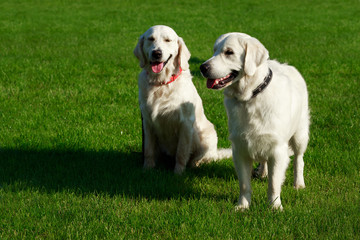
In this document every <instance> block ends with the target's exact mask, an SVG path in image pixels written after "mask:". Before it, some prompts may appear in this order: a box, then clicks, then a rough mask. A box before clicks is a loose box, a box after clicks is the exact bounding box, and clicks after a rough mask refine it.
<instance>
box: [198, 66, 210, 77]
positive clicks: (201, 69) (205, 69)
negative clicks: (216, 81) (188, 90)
mask: <svg viewBox="0 0 360 240" xmlns="http://www.w3.org/2000/svg"><path fill="white" fill-rule="evenodd" d="M209 69H210V64H208V63H203V64H201V66H200V71H201V73H202V74H203V75H207V74H208V72H209Z"/></svg>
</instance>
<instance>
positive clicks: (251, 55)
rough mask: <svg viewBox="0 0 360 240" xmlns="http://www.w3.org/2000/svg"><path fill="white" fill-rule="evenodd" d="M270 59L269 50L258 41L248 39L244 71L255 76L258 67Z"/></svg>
mask: <svg viewBox="0 0 360 240" xmlns="http://www.w3.org/2000/svg"><path fill="white" fill-rule="evenodd" d="M268 58H269V52H268V50H267V49H266V48H265V47H264V45H262V44H261V43H260V42H259V41H258V40H257V39H248V40H247V41H246V43H245V63H244V71H245V74H246V75H248V76H253V75H254V74H255V72H256V69H257V67H258V66H260V65H261V64H263V63H264V62H266V60H267V59H268Z"/></svg>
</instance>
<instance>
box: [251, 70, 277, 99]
mask: <svg viewBox="0 0 360 240" xmlns="http://www.w3.org/2000/svg"><path fill="white" fill-rule="evenodd" d="M271 79H272V71H271V69H270V68H269V73H268V75H267V76H266V77H265V78H264V81H263V82H262V83H261V84H260V85H259V86H258V87H257V88H255V90H253V92H252V96H251V98H254V97H256V95H258V94H259V93H261V92H262V91H264V89H265V88H266V87H267V86H268V85H269V83H270V81H271Z"/></svg>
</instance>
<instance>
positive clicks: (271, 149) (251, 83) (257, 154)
mask: <svg viewBox="0 0 360 240" xmlns="http://www.w3.org/2000/svg"><path fill="white" fill-rule="evenodd" d="M268 58H269V53H268V51H267V50H266V49H265V47H264V46H263V45H262V44H261V43H260V42H259V41H258V40H257V39H255V38H253V37H250V36H249V35H246V34H243V33H228V34H224V35H222V36H220V37H219V38H218V39H217V40H216V42H215V46H214V55H213V57H212V58H210V59H209V60H207V61H206V62H205V63H203V64H202V65H201V67H200V69H201V72H202V74H203V76H204V77H205V78H207V79H208V80H207V87H208V88H211V89H222V88H225V90H224V95H225V107H226V111H227V115H228V125H229V133H230V137H229V138H230V140H231V141H232V150H233V161H234V165H235V170H236V173H237V176H238V178H239V185H240V197H239V202H238V205H237V207H236V209H247V208H249V205H250V201H251V185H250V177H251V170H252V164H253V161H259V162H261V163H267V165H268V173H269V174H268V177H269V186H268V200H269V202H270V203H272V204H273V207H274V208H279V209H282V205H281V200H280V192H281V185H282V183H283V181H284V179H285V172H286V168H287V166H288V163H289V152H293V153H294V155H295V157H294V187H295V188H296V189H299V188H304V187H305V183H304V177H303V169H304V161H303V155H304V152H305V150H306V147H307V143H308V140H309V108H308V94H307V88H306V84H305V81H304V79H303V78H302V76H301V74H300V73H299V72H298V71H297V70H296V69H295V68H294V67H292V66H288V65H286V64H280V63H278V62H277V61H273V60H268ZM289 149H290V150H291V151H289ZM263 170H264V171H265V172H266V171H267V169H266V165H264V167H263ZM265 174H266V173H264V175H265Z"/></svg>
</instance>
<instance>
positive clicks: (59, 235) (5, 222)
mask: <svg viewBox="0 0 360 240" xmlns="http://www.w3.org/2000/svg"><path fill="white" fill-rule="evenodd" d="M0 9H1V11H0V239H97V238H98V239H122V238H123V239H211V238H214V239H240V238H244V239H269V238H273V239H289V238H306V239H308V238H322V239H359V238H360V231H359V229H360V217H359V216H360V190H359V189H360V147H359V146H360V141H359V139H360V137H359V136H360V114H359V113H360V98H359V93H360V80H359V76H360V64H359V63H360V54H359V52H360V45H359V42H360V35H359V29H360V17H359V12H360V4H359V2H358V1H356V0H349V1H343V2H339V1H330V0H326V1H318V0H316V1H305V2H304V1H300V0H292V1H278V2H274V1H265V0H264V1H250V0H249V1H247V0H245V1H162V0H160V1H152V2H151V1H111V0H107V1H91V0H88V1H85V0H83V1H66V0H63V1H60V0H54V1H53V0H52V1H50V0H49V1H37V0H32V1H30V0H29V1H10V0H3V1H1V2H0ZM155 24H165V25H169V26H171V27H172V28H174V30H175V31H176V32H177V33H178V34H179V35H180V36H181V37H183V39H184V40H185V43H186V44H187V46H188V48H189V50H190V51H191V53H192V57H191V59H190V67H191V71H192V74H193V75H194V78H193V82H194V84H195V86H196V87H197V89H198V92H199V94H200V96H201V97H202V99H203V103H204V107H205V112H206V115H207V117H208V118H209V120H210V121H211V122H213V123H214V125H215V126H216V129H217V132H218V136H219V146H220V147H229V146H230V143H229V141H228V140H227V137H228V132H227V131H228V130H227V119H226V114H225V109H224V106H223V96H222V93H221V92H215V91H210V90H207V89H206V87H205V80H204V79H203V78H202V77H201V75H200V73H199V66H200V64H201V63H202V62H203V61H205V60H206V59H208V58H209V57H210V56H211V55H212V47H213V44H214V41H215V39H216V38H217V37H218V36H219V35H221V34H223V33H226V32H232V31H238V32H245V33H248V34H250V35H252V36H254V37H256V38H258V39H259V40H260V41H261V42H262V43H263V44H264V45H265V46H266V47H267V49H268V50H269V52H270V56H271V58H273V59H278V60H279V61H281V62H288V63H289V64H292V65H294V66H296V67H297V68H298V69H299V70H300V72H301V73H302V74H303V76H304V78H305V80H306V82H307V84H308V90H309V97H310V107H311V119H312V125H311V136H310V137H311V140H310V143H309V146H308V150H307V152H306V155H305V164H306V165H305V182H306V184H307V187H306V189H304V190H301V191H295V190H294V189H293V188H292V179H293V174H292V166H290V167H289V169H288V171H287V178H286V181H285V183H284V186H283V191H282V203H283V206H284V211H283V212H276V211H272V210H271V209H270V208H269V207H268V204H267V202H266V191H267V181H260V180H253V182H252V186H253V202H252V206H251V209H250V210H249V211H246V212H244V213H240V212H235V211H234V206H235V203H236V201H237V198H238V194H239V189H238V184H237V178H236V176H235V172H234V169H233V164H232V161H231V159H227V160H224V161H222V162H218V163H212V164H209V165H204V166H201V167H200V168H197V169H187V171H186V173H185V174H184V175H182V176H175V175H174V174H173V172H172V170H171V169H170V167H169V166H168V164H163V165H161V166H160V167H158V168H157V169H155V170H153V171H149V172H143V171H142V159H141V121H140V111H139V107H138V100H137V75H138V73H139V72H140V69H139V67H138V62H137V60H136V58H135V57H134V56H133V53H132V51H133V49H134V47H135V45H136V43H137V39H138V37H139V36H140V35H141V34H142V33H143V32H144V31H146V30H147V29H148V28H149V27H150V26H152V25H155Z"/></svg>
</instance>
